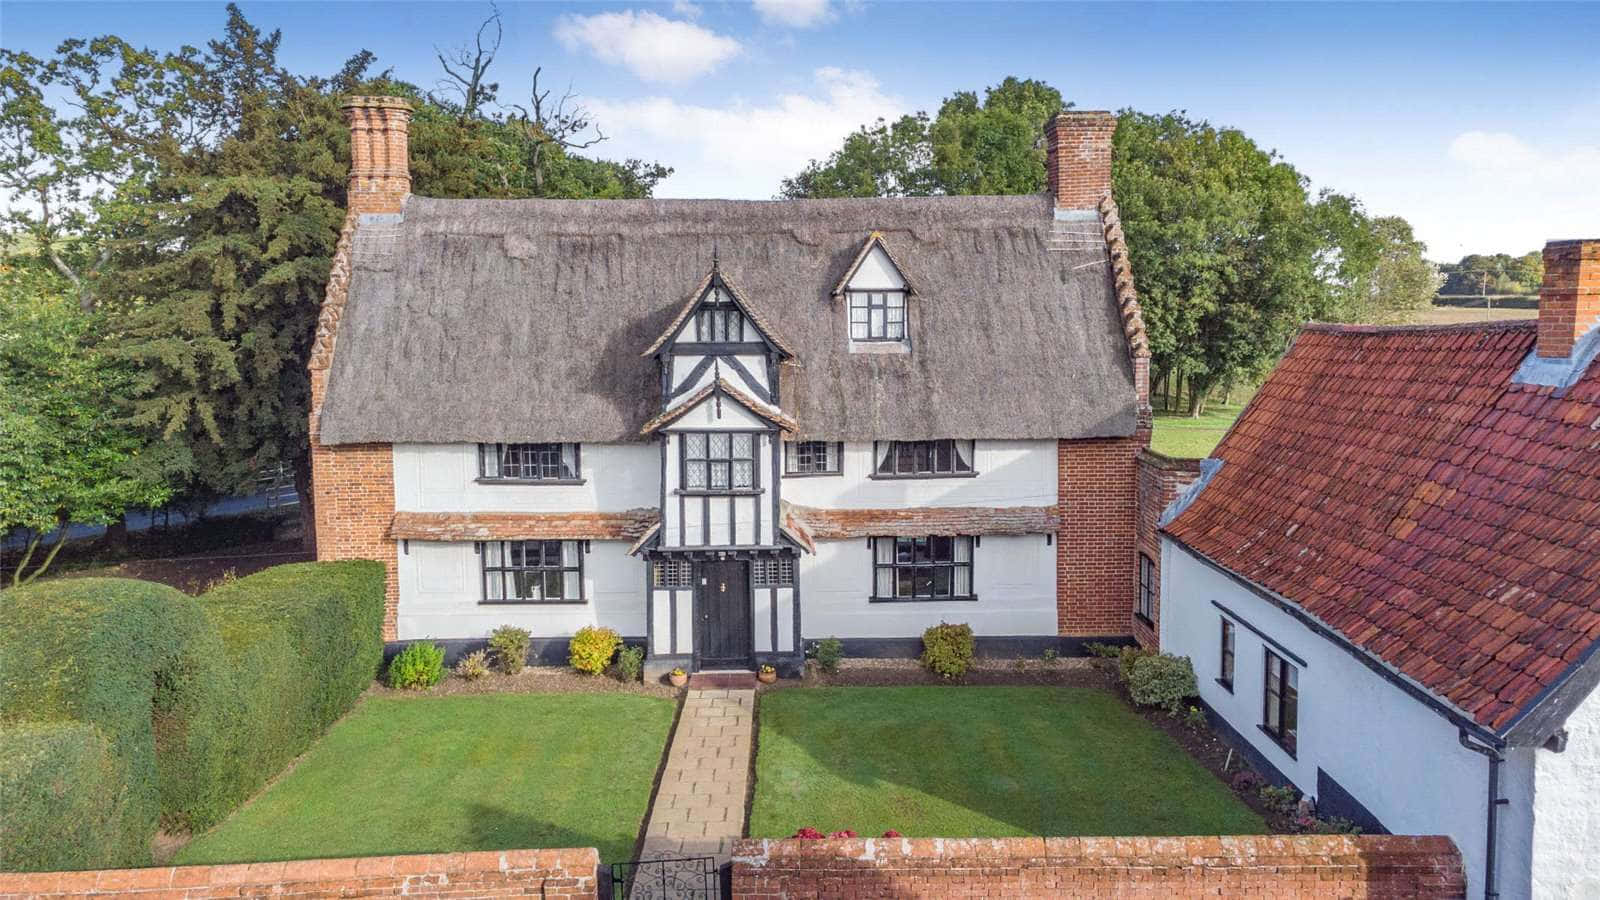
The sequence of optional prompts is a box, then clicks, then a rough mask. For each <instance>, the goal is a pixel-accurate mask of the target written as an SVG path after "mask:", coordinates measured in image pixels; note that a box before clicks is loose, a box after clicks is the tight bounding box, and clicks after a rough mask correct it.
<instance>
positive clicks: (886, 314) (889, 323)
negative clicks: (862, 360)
mask: <svg viewBox="0 0 1600 900" xmlns="http://www.w3.org/2000/svg"><path fill="white" fill-rule="evenodd" d="M905 339H906V294H905V291H851V292H850V340H852V341H903V340H905Z"/></svg>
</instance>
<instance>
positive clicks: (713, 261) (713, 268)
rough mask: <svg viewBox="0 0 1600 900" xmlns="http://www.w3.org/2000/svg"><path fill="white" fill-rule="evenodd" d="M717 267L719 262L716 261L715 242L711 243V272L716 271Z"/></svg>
mask: <svg viewBox="0 0 1600 900" xmlns="http://www.w3.org/2000/svg"><path fill="white" fill-rule="evenodd" d="M718 265H719V262H718V260H717V242H716V241H712V242H711V271H713V272H715V271H717V266H718Z"/></svg>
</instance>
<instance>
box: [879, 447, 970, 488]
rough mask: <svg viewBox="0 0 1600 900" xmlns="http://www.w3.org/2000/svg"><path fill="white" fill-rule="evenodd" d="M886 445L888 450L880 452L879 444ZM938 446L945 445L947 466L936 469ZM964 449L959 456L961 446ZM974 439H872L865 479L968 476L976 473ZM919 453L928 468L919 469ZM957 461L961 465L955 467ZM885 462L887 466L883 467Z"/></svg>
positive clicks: (937, 464)
mask: <svg viewBox="0 0 1600 900" xmlns="http://www.w3.org/2000/svg"><path fill="white" fill-rule="evenodd" d="M884 444H888V445H889V450H888V452H887V453H884V452H883V450H882V447H883V445H884ZM941 445H948V446H949V459H950V468H949V469H947V470H941V469H940V468H939V458H938V454H939V449H940V446H941ZM962 445H965V447H964V449H965V451H966V453H965V458H963V455H962V450H963V446H962ZM977 452H978V442H977V441H974V440H967V439H961V438H940V439H937V440H930V441H873V442H872V473H871V474H870V475H868V476H867V477H868V478H972V477H975V476H976V475H977V474H978V470H977V460H976V459H975V458H974V457H976V456H977ZM919 454H920V455H921V456H922V457H923V458H925V459H926V460H927V461H928V468H926V469H923V468H920V467H919V465H918V463H917V458H918V456H919ZM907 457H910V464H909V465H906V466H904V467H902V463H903V461H904V460H906V459H907ZM957 463H960V464H961V466H963V467H961V468H958V467H957V465H956V464H957ZM886 464H887V466H888V468H887V469H886V468H885V465H886Z"/></svg>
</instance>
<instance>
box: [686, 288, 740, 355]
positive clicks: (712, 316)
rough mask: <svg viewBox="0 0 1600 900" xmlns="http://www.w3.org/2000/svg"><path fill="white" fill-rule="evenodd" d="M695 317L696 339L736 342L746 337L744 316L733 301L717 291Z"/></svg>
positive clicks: (724, 342) (723, 342) (708, 341)
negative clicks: (713, 297)
mask: <svg viewBox="0 0 1600 900" xmlns="http://www.w3.org/2000/svg"><path fill="white" fill-rule="evenodd" d="M714 296H715V299H714V300H709V301H707V302H706V303H704V304H702V305H701V307H700V311H699V312H698V313H696V314H695V317H694V339H695V340H696V341H701V342H703V343H717V344H728V343H731V344H736V343H739V342H741V341H743V340H744V339H745V337H744V331H745V329H744V316H743V315H742V314H741V313H740V312H739V307H737V306H735V305H734V304H733V301H732V300H731V299H730V298H728V297H727V296H726V295H724V294H723V293H722V292H721V291H717V292H716V294H715V295H714Z"/></svg>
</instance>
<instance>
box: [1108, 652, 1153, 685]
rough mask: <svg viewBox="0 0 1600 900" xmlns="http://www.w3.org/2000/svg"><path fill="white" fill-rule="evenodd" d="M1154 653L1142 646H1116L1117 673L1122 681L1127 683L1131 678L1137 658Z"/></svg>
mask: <svg viewBox="0 0 1600 900" xmlns="http://www.w3.org/2000/svg"><path fill="white" fill-rule="evenodd" d="M1154 655H1155V654H1154V653H1152V652H1151V651H1149V650H1146V649H1144V648H1143V647H1137V646H1129V647H1118V648H1117V675H1118V676H1119V677H1121V679H1122V683H1123V684H1127V683H1128V682H1129V681H1131V680H1132V679H1133V667H1134V664H1135V663H1137V662H1138V661H1139V660H1141V659H1144V658H1145V657H1147V656H1154Z"/></svg>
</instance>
